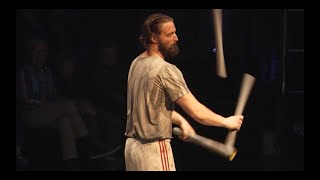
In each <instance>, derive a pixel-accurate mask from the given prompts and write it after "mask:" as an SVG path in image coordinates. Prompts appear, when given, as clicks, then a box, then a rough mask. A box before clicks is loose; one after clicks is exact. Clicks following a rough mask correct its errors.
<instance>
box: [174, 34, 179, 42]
mask: <svg viewBox="0 0 320 180" xmlns="http://www.w3.org/2000/svg"><path fill="white" fill-rule="evenodd" d="M174 41H176V42H177V41H179V38H178V35H177V34H174Z"/></svg>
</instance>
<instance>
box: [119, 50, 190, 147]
mask: <svg viewBox="0 0 320 180" xmlns="http://www.w3.org/2000/svg"><path fill="white" fill-rule="evenodd" d="M189 92H190V91H189V89H188V87H187V85H186V83H185V80H184V78H183V75H182V73H181V71H180V70H179V69H178V68H177V67H176V66H175V65H172V64H170V63H168V62H166V61H164V60H163V59H161V58H160V57H158V56H143V55H140V56H138V57H137V58H136V59H135V60H134V61H133V62H132V63H131V66H130V70H129V74H128V89H127V125H126V133H125V135H126V136H128V137H133V138H136V139H138V140H141V141H144V142H149V141H154V140H158V139H169V138H171V137H172V122H171V117H172V112H173V109H174V104H175V100H177V99H178V98H180V97H182V96H184V95H186V94H188V93H189Z"/></svg>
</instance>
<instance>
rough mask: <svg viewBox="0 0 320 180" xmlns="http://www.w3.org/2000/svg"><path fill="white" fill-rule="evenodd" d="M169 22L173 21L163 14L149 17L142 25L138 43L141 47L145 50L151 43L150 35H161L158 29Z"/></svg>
mask: <svg viewBox="0 0 320 180" xmlns="http://www.w3.org/2000/svg"><path fill="white" fill-rule="evenodd" d="M171 21H172V22H173V21H174V20H173V18H172V17H170V16H168V15H165V14H161V13H155V14H151V15H149V16H148V17H147V19H146V20H145V21H144V23H143V26H142V28H141V35H140V37H139V41H140V43H141V44H142V45H143V47H144V48H147V47H148V45H149V44H150V43H151V37H152V34H160V33H161V31H160V28H161V25H162V24H163V23H165V22H171Z"/></svg>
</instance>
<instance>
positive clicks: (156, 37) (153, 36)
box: [151, 33, 158, 44]
mask: <svg viewBox="0 0 320 180" xmlns="http://www.w3.org/2000/svg"><path fill="white" fill-rule="evenodd" d="M151 42H152V43H153V44H157V43H158V36H157V35H155V34H154V33H153V34H152V36H151Z"/></svg>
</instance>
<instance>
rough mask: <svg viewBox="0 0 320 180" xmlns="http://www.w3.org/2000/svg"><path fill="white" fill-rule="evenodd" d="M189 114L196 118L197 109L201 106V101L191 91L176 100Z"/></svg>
mask: <svg viewBox="0 0 320 180" xmlns="http://www.w3.org/2000/svg"><path fill="white" fill-rule="evenodd" d="M175 102H176V103H177V104H178V105H179V106H180V107H181V108H182V109H183V110H184V111H185V112H186V113H187V114H188V115H189V116H191V117H192V118H194V119H196V118H195V116H196V115H197V111H198V109H199V107H200V106H201V104H200V102H199V101H198V100H197V99H196V98H195V97H194V96H193V94H192V93H191V92H190V93H188V94H186V95H184V96H182V97H180V98H179V99H177V100H176V101H175Z"/></svg>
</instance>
